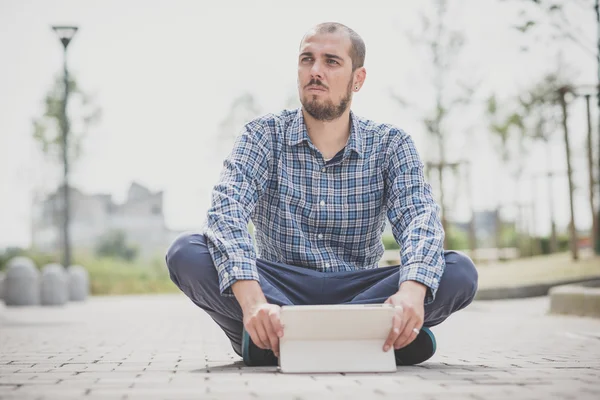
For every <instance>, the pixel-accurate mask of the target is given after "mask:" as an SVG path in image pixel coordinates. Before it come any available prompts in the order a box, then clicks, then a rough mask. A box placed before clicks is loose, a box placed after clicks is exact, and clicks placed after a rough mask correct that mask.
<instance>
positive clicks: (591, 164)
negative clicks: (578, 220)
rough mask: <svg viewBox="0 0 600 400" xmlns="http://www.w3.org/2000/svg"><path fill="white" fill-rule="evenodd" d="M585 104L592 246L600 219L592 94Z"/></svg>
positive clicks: (587, 96)
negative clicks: (598, 216) (596, 203)
mask: <svg viewBox="0 0 600 400" xmlns="http://www.w3.org/2000/svg"><path fill="white" fill-rule="evenodd" d="M585 105H586V112H587V128H588V131H587V146H586V147H587V157H588V175H589V176H588V180H589V185H590V209H591V210H592V237H591V243H592V246H594V245H595V244H596V241H597V237H596V236H597V235H598V221H597V220H596V208H595V207H594V197H595V196H594V194H595V192H594V149H593V148H592V143H593V141H592V116H591V106H590V95H589V94H586V95H585ZM599 154H600V153H599Z"/></svg>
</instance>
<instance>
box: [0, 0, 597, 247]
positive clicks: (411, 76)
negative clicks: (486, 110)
mask: <svg viewBox="0 0 600 400" xmlns="http://www.w3.org/2000/svg"><path fill="white" fill-rule="evenodd" d="M215 3H216V2H203V1H192V0H190V1H183V0H178V1H166V0H164V1H149V0H143V1H142V0H137V1H132V0H129V1H111V0H103V1H44V0H21V1H17V0H12V1H9V0H0V57H1V58H0V60H1V61H0V247H2V246H6V245H27V244H28V242H29V237H30V231H29V226H30V220H31V212H30V204H31V202H32V193H33V189H34V187H43V186H44V185H46V186H47V185H51V184H56V182H55V181H53V180H52V179H53V178H52V177H53V176H54V175H53V174H51V173H49V172H48V171H52V170H51V169H50V168H49V167H48V165H47V164H44V163H43V162H42V161H40V157H39V151H38V150H37V149H36V147H35V145H34V143H33V141H32V140H31V120H32V118H34V117H35V116H37V115H39V114H40V113H41V112H42V100H43V97H44V94H45V93H46V91H47V89H48V88H49V86H50V85H51V84H52V81H53V79H54V77H55V76H56V75H57V74H59V73H61V68H62V47H61V44H60V43H59V41H58V39H57V38H56V36H55V35H54V33H53V32H52V31H51V29H50V26H51V25H52V24H76V25H78V26H79V27H80V30H79V32H78V34H77V36H76V38H75V39H74V40H73V42H72V44H71V45H70V47H69V66H70V70H71V71H72V72H73V73H74V74H76V76H77V78H78V81H79V83H80V85H81V86H82V87H83V88H84V90H86V91H87V92H89V93H91V94H94V95H95V96H96V97H95V98H96V101H97V103H98V104H99V105H100V106H101V108H102V110H103V118H102V120H101V122H100V123H99V124H98V125H97V126H96V127H94V129H92V130H91V131H90V132H89V135H88V137H87V139H86V142H85V153H84V157H83V158H82V159H81V161H80V162H79V163H78V164H77V165H76V167H75V171H74V173H73V175H72V183H73V184H74V185H76V186H77V187H79V188H81V189H82V190H83V191H84V192H87V193H110V194H112V195H113V196H114V197H115V199H116V200H117V201H122V200H123V199H124V196H125V192H126V190H127V188H128V186H129V185H130V184H131V182H132V181H137V182H140V183H142V184H144V185H147V186H149V187H150V188H151V189H152V190H164V191H165V214H166V220H167V224H168V226H169V227H170V228H172V229H186V230H187V229H197V228H198V227H199V226H200V224H201V223H202V221H203V219H204V216H205V212H206V209H207V207H208V205H209V201H210V189H211V187H212V185H213V184H214V183H215V180H216V179H217V177H218V174H219V171H220V167H221V158H222V156H223V154H222V152H221V153H220V152H219V151H217V150H216V149H217V147H216V143H215V139H214V136H215V134H216V133H217V127H218V124H219V123H220V122H221V120H222V119H223V118H224V117H225V115H226V114H227V111H228V109H229V105H230V104H231V102H232V101H233V99H234V98H236V97H237V96H239V95H241V94H242V93H244V92H250V93H252V94H253V95H254V96H255V97H256V98H257V100H258V102H259V104H260V107H261V109H262V111H263V112H276V111H279V110H280V109H281V108H282V107H283V106H284V104H285V101H286V99H287V98H288V97H289V96H290V95H293V94H295V93H296V88H295V85H296V57H297V49H298V44H299V41H300V39H301V37H302V35H303V34H304V32H305V31H306V30H307V29H308V28H310V27H311V26H312V25H314V24H316V23H319V22H323V21H337V22H341V23H344V24H346V25H348V26H350V27H352V28H353V29H355V30H356V31H357V32H358V33H359V34H360V35H361V36H362V37H363V38H364V40H365V42H366V46H367V59H366V64H365V66H366V68H367V80H366V83H365V86H364V88H363V89H362V90H361V92H360V93H359V94H358V95H356V96H355V100H354V104H353V109H354V111H355V112H356V113H358V114H360V115H362V116H365V117H368V118H371V119H374V120H377V121H380V122H389V123H394V124H396V125H398V126H399V127H401V128H403V129H405V130H406V131H408V132H409V133H410V134H411V135H412V136H413V137H414V139H415V141H416V143H417V146H418V148H419V151H420V152H421V155H422V157H423V158H425V157H426V156H427V154H429V153H428V149H427V146H426V144H427V143H426V141H425V132H424V129H423V124H422V123H421V122H420V121H421V115H420V114H419V112H418V110H416V109H405V108H402V107H399V106H398V104H397V103H395V102H394V101H393V100H392V99H391V98H390V95H389V93H390V90H392V89H393V90H394V91H396V92H397V93H398V94H400V95H402V96H403V97H404V98H405V99H407V100H409V101H410V102H411V103H414V104H417V105H419V106H420V107H422V108H426V109H427V108H428V109H431V107H432V104H433V100H434V97H433V93H432V88H431V78H430V76H428V75H427V71H428V68H429V67H430V63H429V62H428V60H427V58H425V57H426V54H425V53H424V52H423V51H419V50H416V49H415V48H414V47H413V46H412V45H411V44H410V43H409V42H408V41H407V39H406V36H405V35H404V32H405V31H407V30H412V31H414V32H416V29H417V28H418V26H419V21H420V18H419V12H420V11H421V10H420V9H419V8H418V7H421V8H423V7H424V6H423V5H421V6H419V4H426V3H427V2H417V1H372V2H365V1H348V0H343V1H316V0H311V1H302V2H294V3H293V4H294V6H286V5H282V4H288V3H290V2H280V1H241V0H239V1H221V2H220V3H219V6H216V5H215ZM451 3H454V4H458V7H453V9H452V13H451V15H450V20H451V23H452V25H453V26H454V27H455V28H458V29H460V30H461V31H462V32H463V33H464V34H465V36H466V40H467V43H466V46H465V48H464V50H463V52H462V53H461V58H460V59H459V64H458V71H457V72H455V73H454V75H452V78H451V79H455V78H456V77H458V78H460V79H462V80H465V81H470V82H481V84H480V85H478V92H477V97H476V98H474V103H475V104H480V103H481V99H482V98H485V97H487V96H488V95H489V94H490V93H492V92H495V93H497V94H498V95H499V96H500V97H507V96H510V95H514V94H515V93H516V92H517V91H518V89H519V88H520V87H523V86H524V85H526V84H527V83H530V82H533V81H534V80H535V79H536V77H537V76H539V75H540V74H543V73H544V72H547V71H549V70H552V69H553V66H554V65H555V62H554V61H553V54H554V50H552V49H547V48H546V47H544V46H541V45H540V46H537V47H535V48H534V49H533V50H532V51H530V52H529V53H521V52H519V48H520V46H521V45H522V44H523V40H522V37H521V36H519V35H518V34H517V32H515V31H514V30H513V29H511V28H510V27H511V25H513V24H514V23H516V21H517V20H516V16H517V15H518V10H519V7H518V6H517V5H516V4H517V3H518V2H515V1H512V2H511V1H508V2H501V1H499V0H463V1H453V2H451ZM576 3H583V1H579V0H578V1H577V2H576ZM590 3H591V2H590ZM290 4H291V3H290ZM579 11H580V13H579V15H580V16H583V18H580V22H579V26H580V27H581V29H583V30H584V31H585V32H586V33H588V37H589V38H590V42H591V43H592V46H593V43H594V40H595V39H594V37H595V36H594V35H595V34H596V30H595V29H596V28H595V16H594V13H593V10H592V9H591V8H590V11H589V13H588V14H584V13H583V12H581V10H579ZM564 49H565V55H566V58H567V59H568V60H569V63H570V64H571V65H573V66H574V77H575V78H576V79H575V80H576V82H577V83H594V82H595V79H596V64H595V60H594V59H593V57H590V56H589V55H585V54H584V53H583V52H582V51H580V50H579V48H577V47H576V46H574V45H573V46H564ZM448 95H449V96H451V95H452V93H448ZM584 113H585V105H584V104H583V102H582V101H576V102H574V104H573V105H572V107H571V115H572V119H573V122H572V124H571V127H572V130H573V143H572V146H573V157H574V159H575V161H576V171H575V175H576V180H577V184H578V186H579V187H578V192H577V195H576V200H577V203H576V211H577V223H578V225H579V226H580V227H581V228H586V227H588V226H589V225H590V221H591V218H590V216H589V205H588V200H587V198H588V194H587V181H586V179H587V173H586V170H585V166H586V164H585V151H584V143H585V141H584V140H585V125H584V117H585V114H584ZM594 121H596V118H595V116H594ZM447 129H448V130H449V131H451V132H453V133H461V132H464V131H465V130H467V129H470V130H471V132H472V136H471V139H469V140H468V143H469V145H470V146H469V147H467V148H466V150H463V151H461V152H460V153H458V150H457V149H456V148H454V149H452V145H451V151H450V153H449V158H450V159H458V158H464V157H469V158H471V159H472V161H473V163H474V166H475V168H474V170H473V174H474V176H473V177H474V184H475V187H474V193H473V197H474V203H475V207H476V209H478V210H483V209H490V208H493V207H495V205H496V203H497V201H498V199H502V198H505V199H509V198H510V197H511V196H512V194H513V189H512V187H511V186H510V185H507V184H502V183H501V182H502V180H501V178H502V177H501V174H499V173H498V172H499V171H501V170H502V169H501V166H500V164H499V163H498V161H497V157H496V156H495V153H494V152H493V151H492V149H491V141H490V140H489V136H488V134H487V132H486V122H485V120H484V119H483V117H482V114H481V107H480V106H474V107H471V108H465V109H463V110H461V111H460V113H458V114H457V116H456V117H455V118H453V119H452V120H451V121H450V122H449V123H448V125H447ZM561 135H562V133H560V132H557V139H560V138H561ZM461 144H462V142H460V143H458V142H456V143H454V144H453V146H454V147H458V146H460V145H461ZM596 147H597V146H596ZM554 150H555V152H554V153H553V158H554V161H553V167H554V168H555V169H556V170H565V169H566V167H565V164H564V154H563V152H562V151H561V147H559V146H556V148H555V149H554ZM543 154H544V153H543V149H541V148H539V145H538V148H536V149H534V151H533V152H532V153H531V155H530V156H529V157H528V161H529V164H528V167H527V168H528V171H529V172H531V173H533V172H534V171H541V170H544V169H545V159H544V158H543ZM529 172H528V173H529ZM42 183H43V184H42ZM521 192H522V196H523V200H525V201H530V199H531V197H532V196H534V197H535V199H536V201H537V203H538V209H537V214H536V217H537V219H538V225H539V226H538V231H539V232H540V233H543V232H546V231H547V229H548V217H547V216H548V204H547V203H548V199H547V196H548V188H547V187H546V185H545V183H544V182H543V181H539V182H538V186H537V187H534V186H533V185H532V184H531V183H529V184H527V185H526V186H525V187H524V188H522V189H521ZM552 196H553V197H554V198H555V206H556V212H557V215H558V218H559V220H558V223H559V227H561V228H564V227H565V226H566V224H567V222H568V216H569V214H568V203H567V201H568V196H567V186H566V180H565V179H558V180H556V182H555V184H554V191H553V192H552ZM454 202H455V212H454V214H455V215H456V217H457V218H459V219H462V220H465V219H466V218H467V217H468V209H467V208H466V206H465V205H466V198H465V197H464V196H461V197H457V198H456V199H454Z"/></svg>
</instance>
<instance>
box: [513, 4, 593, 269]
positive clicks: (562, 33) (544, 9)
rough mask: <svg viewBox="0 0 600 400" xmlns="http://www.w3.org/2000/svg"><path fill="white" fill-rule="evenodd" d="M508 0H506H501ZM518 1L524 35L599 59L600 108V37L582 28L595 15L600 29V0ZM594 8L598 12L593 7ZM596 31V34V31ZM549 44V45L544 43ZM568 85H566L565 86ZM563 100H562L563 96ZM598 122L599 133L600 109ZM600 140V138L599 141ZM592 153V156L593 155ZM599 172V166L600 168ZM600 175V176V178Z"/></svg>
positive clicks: (591, 197) (564, 92)
mask: <svg viewBox="0 0 600 400" xmlns="http://www.w3.org/2000/svg"><path fill="white" fill-rule="evenodd" d="M502 1H505V0H502ZM512 1H518V2H519V3H521V11H520V15H519V17H520V21H519V24H517V25H515V28H516V29H517V30H519V31H520V32H522V33H523V34H524V36H525V37H528V38H531V37H533V38H534V41H535V42H537V43H538V44H539V42H541V41H544V42H546V43H544V44H546V45H548V46H551V47H552V48H556V49H559V48H560V44H562V43H564V42H569V43H570V44H575V45H576V46H577V48H578V49H580V50H581V51H582V52H583V53H585V54H586V55H587V56H589V57H590V61H592V60H594V61H595V63H596V68H597V71H598V75H597V76H598V82H597V83H596V84H595V85H594V86H595V91H596V92H597V102H598V103H597V105H598V108H599V111H600V41H598V38H597V37H592V36H591V35H590V34H589V33H586V32H584V31H583V30H582V27H583V26H584V25H585V24H586V22H587V23H589V24H590V26H591V24H592V23H593V22H594V20H593V19H592V15H593V14H595V16H596V21H595V22H596V25H597V26H596V29H597V30H598V32H600V2H599V1H598V0H569V1H566V0H563V1H558V0H512ZM593 10H595V13H593V12H592V11H593ZM596 35H597V34H596ZM544 47H546V46H544ZM528 49H529V48H528V47H527V46H524V47H523V50H524V51H528ZM565 88H566V87H565ZM573 89H574V87H570V88H568V89H567V90H566V91H563V94H566V93H568V92H571V93H572V92H573ZM563 100H564V99H563ZM561 101H562V100H561ZM563 105H564V114H565V122H564V123H563V126H564V128H563V129H564V131H565V145H566V146H568V136H566V135H567V125H566V113H567V107H566V104H563ZM598 118H599V122H598V129H599V131H598V134H600V113H599V114H598ZM599 143H600V141H599ZM567 157H569V153H568V150H567ZM591 157H592V156H591V154H590V158H591ZM598 162H600V155H599V157H598ZM588 165H589V169H590V170H589V171H588V172H589V175H590V176H591V177H592V178H591V179H590V180H589V191H590V193H591V195H590V201H591V207H592V218H593V219H594V222H595V224H593V227H595V235H593V237H594V236H595V240H596V243H595V251H596V254H600V210H598V211H597V212H596V213H595V212H594V205H593V203H594V199H593V198H594V195H593V194H594V193H596V194H598V196H599V197H600V193H598V192H596V191H595V189H594V181H593V175H594V172H593V171H592V168H593V167H594V166H593V162H592V160H590V163H589V164H588ZM598 166H599V164H596V166H595V168H598ZM570 171H571V169H570V163H569V165H568V173H569V175H570V173H571V172H570ZM598 174H599V175H600V170H599V171H598ZM599 179H600V178H599ZM569 187H570V193H569V194H570V196H572V190H573V189H572V188H573V186H572V182H571V178H570V177H569ZM598 187H599V188H600V185H598ZM572 209H573V205H572V204H571V210H572ZM571 214H573V211H571ZM571 219H572V221H571V226H570V228H571V231H572V232H575V226H574V221H573V218H571ZM574 236H575V233H573V234H572V238H571V239H572V240H574V239H575V237H574ZM571 245H572V248H573V256H574V257H575V258H576V252H577V249H576V247H574V246H575V244H574V243H572V244H571Z"/></svg>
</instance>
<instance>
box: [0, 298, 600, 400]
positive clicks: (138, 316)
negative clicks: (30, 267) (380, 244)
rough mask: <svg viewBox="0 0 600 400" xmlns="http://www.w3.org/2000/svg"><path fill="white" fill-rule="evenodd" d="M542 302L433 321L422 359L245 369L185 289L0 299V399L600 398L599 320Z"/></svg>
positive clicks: (474, 309) (501, 304)
mask: <svg viewBox="0 0 600 400" xmlns="http://www.w3.org/2000/svg"><path fill="white" fill-rule="evenodd" d="M547 310H548V298H546V297H543V298H534V299H527V300H505V301H490V302H484V301H476V302H474V303H473V304H472V305H471V306H470V307H469V308H467V309H466V310H463V311H461V312H459V313H457V314H455V315H454V316H452V317H451V318H450V319H448V320H447V321H446V322H445V323H444V324H442V325H440V326H439V327H437V328H434V332H435V333H436V336H437V338H438V352H437V354H436V355H435V356H434V357H433V358H432V359H431V360H429V361H428V362H426V363H424V364H422V365H420V366H415V367H399V368H398V370H397V372H396V373H385V374H383V373H382V374H320V375H288V374H282V373H278V372H277V371H276V368H275V367H263V368H246V367H243V366H242V363H241V359H240V358H239V357H238V356H237V355H235V353H233V351H232V350H231V347H230V346H229V344H228V342H227V340H226V338H225V336H224V335H223V334H222V333H221V332H220V331H219V330H218V329H217V328H216V325H214V324H213V323H212V320H210V318H209V317H207V316H206V315H205V314H204V313H203V312H202V311H201V310H200V309H198V308H196V307H195V306H194V305H193V304H192V303H191V302H190V301H188V300H187V299H186V298H185V297H183V296H182V295H161V296H131V297H130V296H120V297H93V298H91V299H89V300H88V301H87V302H86V303H83V304H76V303H70V304H69V305H68V306H66V307H64V308H40V307H32V308H6V307H4V306H3V305H0V399H67V398H77V399H113V398H114V399H162V398H164V399H178V398H190V399H192V398H193V399H328V398H337V399H379V398H406V399H444V400H448V399H507V398H510V399H511V400H513V399H542V398H543V399H600V319H591V318H578V317H569V316H548V315H546V314H547Z"/></svg>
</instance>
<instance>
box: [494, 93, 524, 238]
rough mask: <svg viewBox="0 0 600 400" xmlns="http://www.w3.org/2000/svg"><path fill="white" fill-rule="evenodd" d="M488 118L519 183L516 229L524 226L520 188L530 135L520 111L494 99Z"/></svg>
mask: <svg viewBox="0 0 600 400" xmlns="http://www.w3.org/2000/svg"><path fill="white" fill-rule="evenodd" d="M485 113H486V117H487V118H488V121H489V129H490V132H491V134H492V136H493V139H495V141H496V142H497V147H496V148H497V150H498V153H499V156H500V160H501V162H502V164H504V167H503V168H502V170H503V171H508V173H509V175H510V176H511V177H512V178H513V181H514V182H515V191H514V200H513V202H512V203H513V204H514V205H515V206H516V210H517V214H516V215H517V217H516V221H515V225H516V227H519V226H520V225H521V221H520V219H521V212H520V211H521V206H522V204H521V202H520V201H521V197H520V187H521V179H522V176H523V172H524V164H525V160H526V158H525V156H526V153H527V149H526V147H525V138H526V131H525V127H524V125H523V116H522V115H521V114H519V112H518V111H517V110H510V109H508V107H507V106H506V105H503V106H500V105H499V104H498V101H497V99H496V97H495V96H494V95H492V96H490V97H489V98H488V100H487V107H486V112H485ZM502 208H503V205H502V204H500V203H499V204H498V207H497V212H496V247H497V248H499V249H500V248H501V247H502V246H503V240H502V226H501V225H502V223H501V217H500V216H501V212H500V210H501V209H502Z"/></svg>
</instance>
